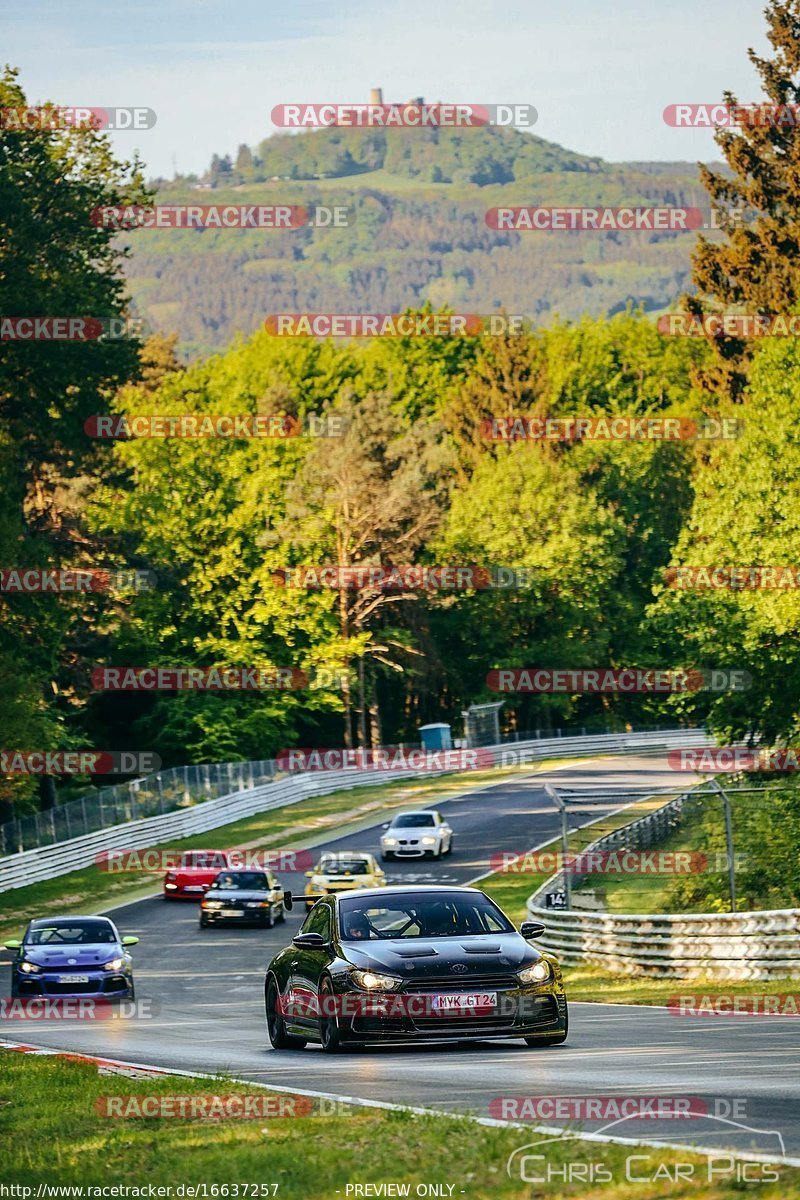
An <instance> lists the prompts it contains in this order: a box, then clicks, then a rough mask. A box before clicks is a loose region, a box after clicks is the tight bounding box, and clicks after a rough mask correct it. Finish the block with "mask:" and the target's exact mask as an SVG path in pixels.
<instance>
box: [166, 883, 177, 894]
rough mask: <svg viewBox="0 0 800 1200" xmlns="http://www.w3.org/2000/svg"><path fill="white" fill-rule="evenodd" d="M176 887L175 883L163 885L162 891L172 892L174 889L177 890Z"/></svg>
mask: <svg viewBox="0 0 800 1200" xmlns="http://www.w3.org/2000/svg"><path fill="white" fill-rule="evenodd" d="M177 886H178V885H177V883H165V884H164V889H165V891H167V892H174V891H175V889H176V888H177Z"/></svg>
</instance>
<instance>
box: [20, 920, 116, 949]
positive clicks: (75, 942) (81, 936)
mask: <svg viewBox="0 0 800 1200" xmlns="http://www.w3.org/2000/svg"><path fill="white" fill-rule="evenodd" d="M116 940H117V938H116V934H115V933H114V930H113V929H112V928H111V926H110V925H108V924H107V923H106V922H105V921H63V922H62V921H58V922H53V924H52V925H42V926H40V927H39V928H38V929H31V930H30V931H29V933H28V935H27V937H26V938H25V945H26V946H81V945H83V946H87V945H92V944H96V943H97V942H102V943H106V942H112V943H113V942H116Z"/></svg>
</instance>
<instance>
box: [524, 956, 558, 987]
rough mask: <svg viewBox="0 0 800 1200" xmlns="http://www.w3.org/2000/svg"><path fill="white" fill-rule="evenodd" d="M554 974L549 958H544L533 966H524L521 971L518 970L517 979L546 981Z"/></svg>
mask: <svg viewBox="0 0 800 1200" xmlns="http://www.w3.org/2000/svg"><path fill="white" fill-rule="evenodd" d="M552 974H553V968H552V967H551V966H550V963H549V962H548V961H547V959H544V958H543V959H541V961H540V962H537V963H534V964H533V966H532V967H523V968H522V970H521V971H517V979H518V980H519V981H520V983H546V982H547V980H548V979H550V978H551V977H552Z"/></svg>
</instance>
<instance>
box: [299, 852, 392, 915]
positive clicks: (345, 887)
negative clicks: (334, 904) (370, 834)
mask: <svg viewBox="0 0 800 1200" xmlns="http://www.w3.org/2000/svg"><path fill="white" fill-rule="evenodd" d="M306 877H307V878H308V883H307V884H306V911H308V910H309V909H310V908H313V906H314V905H315V904H316V902H317V900H319V898H320V896H329V895H331V894H332V893H335V892H351V891H355V890H356V889H361V888H379V887H385V886H386V876H385V875H384V873H383V871H382V870H381V868H380V867H379V866H378V863H377V862H376V860H375V858H374V857H373V855H371V854H367V853H366V852H362V851H361V850H338V851H332V850H331V851H328V853H326V854H323V855H322V857H321V858H320V860H319V862H318V863H317V865H316V867H315V868H314V870H313V871H306Z"/></svg>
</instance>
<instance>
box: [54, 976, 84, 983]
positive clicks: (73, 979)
mask: <svg viewBox="0 0 800 1200" xmlns="http://www.w3.org/2000/svg"><path fill="white" fill-rule="evenodd" d="M58 982H59V983H88V982H89V976H88V975H59V977H58Z"/></svg>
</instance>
